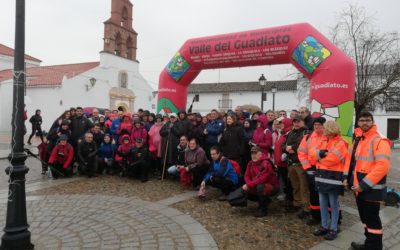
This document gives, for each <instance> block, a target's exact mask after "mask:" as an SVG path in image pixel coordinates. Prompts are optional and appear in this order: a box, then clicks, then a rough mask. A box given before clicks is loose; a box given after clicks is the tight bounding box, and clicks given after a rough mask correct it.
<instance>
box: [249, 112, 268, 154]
mask: <svg viewBox="0 0 400 250" xmlns="http://www.w3.org/2000/svg"><path fill="white" fill-rule="evenodd" d="M257 122H260V123H261V127H257V128H256V129H255V130H254V133H253V138H252V142H253V143H255V144H257V146H259V147H260V148H261V150H262V152H263V153H264V154H265V155H266V156H269V152H270V150H271V147H272V133H271V131H270V130H269V129H268V123H267V117H266V116H265V115H260V116H259V117H258V119H257Z"/></svg>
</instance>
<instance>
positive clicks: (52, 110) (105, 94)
mask: <svg viewBox="0 0 400 250" xmlns="http://www.w3.org/2000/svg"><path fill="white" fill-rule="evenodd" d="M136 41H137V33H136V32H135V31H134V29H133V28H132V4H131V3H130V1H129V0H112V7H111V17H110V18H109V19H108V20H107V21H106V22H104V37H103V42H104V49H103V51H101V52H100V60H99V61H98V62H88V63H77V64H65V65H52V66H40V60H37V61H35V60H32V58H33V57H32V58H29V60H28V58H27V57H26V58H27V59H26V60H27V61H26V63H27V65H28V64H29V67H28V66H27V69H26V90H25V100H26V109H27V113H28V116H31V115H33V114H34V113H35V110H36V109H40V110H42V116H43V129H44V130H48V128H49V127H50V126H51V124H52V123H53V121H54V120H55V119H56V118H57V117H58V116H60V115H61V114H62V113H63V111H65V110H67V109H69V108H70V107H77V106H81V107H98V108H108V109H111V110H112V109H118V108H119V109H122V110H124V111H126V112H134V111H136V110H137V109H138V108H143V109H151V102H152V98H153V95H152V92H153V91H154V90H153V89H152V87H151V86H150V85H149V84H148V82H147V81H146V80H145V79H144V78H143V77H142V75H141V74H140V72H139V62H138V61H137V60H136V46H137V45H136ZM9 54H10V53H9ZM0 58H1V57H0ZM12 61H13V60H12ZM31 61H33V62H31ZM34 63H37V65H35V64H34ZM31 64H33V65H31ZM1 65H3V64H1ZM4 65H5V64H4ZM4 67H6V66H4ZM12 68H13V64H11V65H9V66H8V69H3V70H1V71H0V101H1V106H0V131H10V130H11V110H12V89H13V86H12V84H13V79H12V72H13V71H12Z"/></svg>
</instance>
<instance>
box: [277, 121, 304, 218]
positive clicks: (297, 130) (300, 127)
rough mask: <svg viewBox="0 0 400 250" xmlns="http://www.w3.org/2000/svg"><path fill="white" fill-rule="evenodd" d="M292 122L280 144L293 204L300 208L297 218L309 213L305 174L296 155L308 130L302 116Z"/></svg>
mask: <svg viewBox="0 0 400 250" xmlns="http://www.w3.org/2000/svg"><path fill="white" fill-rule="evenodd" d="M292 122H293V129H292V131H290V132H289V134H288V135H287V137H286V141H285V142H284V143H283V144H282V149H283V152H284V153H285V154H286V155H287V162H288V176H289V179H290V183H291V184H292V188H293V205H294V207H298V208H300V209H301V212H300V213H299V214H298V217H299V219H304V218H306V217H308V216H309V213H310V212H309V211H310V208H309V204H310V197H309V190H308V184H307V178H306V174H305V171H304V169H303V166H302V165H301V163H300V161H299V158H298V156H297V149H298V147H299V145H300V142H301V140H302V139H303V136H304V135H306V134H308V130H307V128H306V127H305V126H304V121H303V118H302V117H301V116H300V115H298V116H296V117H295V118H294V119H293V120H292Z"/></svg>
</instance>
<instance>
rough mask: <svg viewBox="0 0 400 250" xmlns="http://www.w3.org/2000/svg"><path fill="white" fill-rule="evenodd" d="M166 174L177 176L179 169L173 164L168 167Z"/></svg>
mask: <svg viewBox="0 0 400 250" xmlns="http://www.w3.org/2000/svg"><path fill="white" fill-rule="evenodd" d="M168 174H170V175H173V176H178V177H179V171H178V169H176V166H175V165H173V166H171V167H169V168H168Z"/></svg>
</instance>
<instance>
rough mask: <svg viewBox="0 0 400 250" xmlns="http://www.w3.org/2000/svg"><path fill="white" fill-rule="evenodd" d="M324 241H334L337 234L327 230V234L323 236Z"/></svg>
mask: <svg viewBox="0 0 400 250" xmlns="http://www.w3.org/2000/svg"><path fill="white" fill-rule="evenodd" d="M324 238H325V240H334V239H336V238H337V232H336V231H335V230H329V232H328V233H327V234H326V235H325V236H324Z"/></svg>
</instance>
